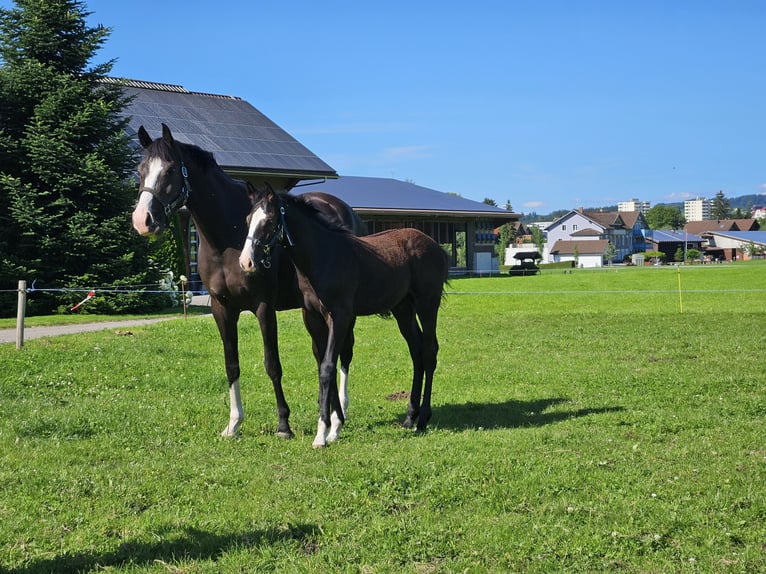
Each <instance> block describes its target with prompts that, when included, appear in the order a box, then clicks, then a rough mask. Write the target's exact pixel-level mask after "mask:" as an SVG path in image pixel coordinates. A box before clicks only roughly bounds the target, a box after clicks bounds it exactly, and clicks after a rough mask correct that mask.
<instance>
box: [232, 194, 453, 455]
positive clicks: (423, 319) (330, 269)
mask: <svg viewBox="0 0 766 574" xmlns="http://www.w3.org/2000/svg"><path fill="white" fill-rule="evenodd" d="M250 197H251V200H252V202H253V209H252V212H251V214H250V217H249V231H248V234H247V240H246V242H245V244H244V247H243V249H242V255H241V256H240V260H239V261H240V265H241V266H242V269H244V270H246V271H251V270H253V269H255V268H257V267H258V263H257V262H258V261H260V260H261V259H262V258H263V253H264V247H265V246H268V245H270V244H272V243H273V242H274V241H275V240H281V242H282V243H283V244H284V246H285V247H286V249H287V252H288V253H289V254H290V257H291V258H292V260H293V262H294V263H295V267H296V268H297V270H298V284H299V286H300V289H301V292H302V293H303V298H304V301H303V315H304V322H305V324H306V328H307V329H308V331H309V333H310V334H311V339H312V341H313V346H314V355H315V358H316V360H317V365H318V367H319V424H318V428H317V436H316V438H315V439H314V444H313V446H314V447H315V448H316V447H323V446H325V444H326V442H327V441H332V440H334V439H336V438H337V436H338V432H339V431H340V428H341V427H342V426H343V422H344V420H345V419H344V416H343V410H342V405H341V404H340V397H339V395H338V387H337V380H336V378H337V362H338V356H339V349H342V348H343V346H344V345H345V344H346V341H348V339H349V338H350V337H352V336H353V327H354V321H355V319H356V317H357V316H359V315H375V314H383V313H388V312H391V313H392V314H393V315H394V317H395V318H396V321H397V323H398V325H399V331H400V332H401V334H402V336H403V337H404V339H405V340H406V341H407V346H408V347H409V352H410V357H411V358H412V367H413V376H412V391H411V393H410V402H409V405H408V408H407V417H406V418H405V420H404V423H403V425H404V426H405V427H406V428H411V427H412V426H413V425H414V424H415V422H416V421H417V430H418V431H424V430H425V428H426V424H427V422H428V419H429V418H430V417H431V385H432V382H433V375H434V370H436V355H437V352H438V350H439V344H438V342H437V339H436V320H437V315H438V312H439V306H440V304H441V300H442V296H443V292H444V284H445V283H446V281H447V274H448V271H449V261H448V258H447V254H446V253H445V252H444V250H443V249H442V248H441V247H440V246H439V244H437V243H436V242H435V241H434V240H433V239H431V238H430V237H429V236H428V235H426V234H425V233H422V232H420V231H418V230H416V229H392V230H389V231H384V232H382V233H377V234H375V235H368V236H366V237H357V236H355V235H353V234H352V233H349V231H348V230H347V229H343V228H341V227H339V226H338V225H337V224H336V223H334V222H332V221H328V219H327V218H326V217H325V216H324V215H323V214H322V213H320V212H319V211H318V210H317V209H316V208H315V207H314V206H312V205H311V204H310V203H309V202H308V201H306V198H304V197H293V196H289V195H285V194H276V193H273V192H271V191H267V192H259V191H257V190H255V189H254V188H252V187H250ZM418 321H420V324H418ZM424 375H425V385H424V384H423V377H424ZM421 393H422V398H423V402H422V405H421V402H420V399H421ZM328 430H329V434H328Z"/></svg>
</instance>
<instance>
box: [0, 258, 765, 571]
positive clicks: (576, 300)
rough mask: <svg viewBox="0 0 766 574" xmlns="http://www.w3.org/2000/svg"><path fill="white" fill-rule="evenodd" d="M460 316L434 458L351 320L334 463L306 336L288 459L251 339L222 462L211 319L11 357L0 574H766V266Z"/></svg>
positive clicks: (484, 307) (484, 289)
mask: <svg viewBox="0 0 766 574" xmlns="http://www.w3.org/2000/svg"><path fill="white" fill-rule="evenodd" d="M679 280H680V285H681V288H682V291H681V294H680V295H679V291H678V287H679ZM448 290H449V292H450V294H449V295H448V297H447V299H446V301H445V303H444V305H443V307H442V312H441V314H440V320H439V339H440V344H441V349H440V354H439V359H440V362H439V368H438V369H437V372H436V380H435V388H434V397H433V404H434V413H433V418H432V420H431V423H430V425H429V430H428V432H427V433H425V434H423V435H415V434H413V433H411V432H409V431H405V430H404V429H402V428H400V427H399V423H400V422H401V421H402V420H403V418H404V412H405V409H406V401H405V400H404V399H402V395H403V393H402V391H407V390H409V378H410V376H411V372H410V364H409V358H408V356H407V351H406V348H405V344H404V341H403V340H402V339H401V337H400V336H399V334H398V330H397V328H396V324H395V322H394V321H392V320H385V319H380V318H377V317H363V318H359V319H358V321H357V329H356V341H357V343H356V348H355V356H354V363H353V365H352V374H351V391H350V395H351V408H350V418H349V421H348V424H347V425H346V427H345V428H344V429H343V432H342V433H341V438H340V440H339V441H338V442H337V443H334V444H332V445H331V446H330V447H329V448H327V449H324V450H320V451H315V450H313V449H312V448H311V441H312V439H313V437H314V434H315V431H316V418H317V405H316V399H317V379H316V366H315V364H314V362H313V358H312V355H311V352H310V339H309V337H308V335H307V334H306V333H305V330H304V329H303V326H302V323H301V319H300V313H299V312H298V311H289V312H283V313H281V314H280V315H279V325H280V344H281V349H282V359H283V367H284V371H285V379H284V383H285V391H286V394H287V398H288V401H289V402H290V406H291V408H292V413H293V414H292V417H291V419H292V420H291V424H292V427H293V430H294V431H295V433H296V438H295V439H293V440H291V441H283V440H280V439H278V438H276V437H275V435H274V433H275V431H276V412H275V403H274V398H273V394H272V390H271V384H270V383H269V381H268V378H267V377H266V375H265V373H264V371H263V369H262V367H261V363H262V345H261V341H260V332H259V330H258V326H257V322H256V320H255V319H254V317H252V315H250V314H245V315H243V316H242V319H241V321H240V349H241V355H242V359H243V360H242V363H243V372H242V387H243V401H244V405H245V411H246V414H247V417H248V419H247V420H246V421H245V423H244V425H243V427H242V429H241V436H240V438H238V439H234V440H227V439H222V438H220V437H219V436H218V433H219V432H220V430H221V429H222V428H223V427H224V425H225V424H226V420H227V418H228V395H227V388H226V380H225V375H224V369H223V354H222V351H221V344H220V340H219V338H218V335H217V331H216V329H215V325H214V322H213V320H212V319H211V318H209V317H190V318H189V319H187V320H183V319H178V320H174V321H166V322H162V323H158V324H155V325H151V326H147V327H141V328H132V329H131V332H132V336H119V335H117V334H115V333H112V332H109V331H104V332H99V333H84V334H81V335H67V336H61V337H56V338H51V339H38V340H32V341H28V342H27V343H26V344H25V347H24V349H23V350H21V351H16V350H15V347H14V346H13V345H12V344H6V345H2V346H0V360H1V361H2V365H3V369H2V372H1V373H0V572H3V573H9V574H10V573H13V574H21V573H25V574H26V573H35V572H40V573H42V572H89V571H108V572H157V573H160V572H163V573H167V572H174V573H182V572H183V573H198V572H210V573H213V572H216V573H217V572H272V571H279V572H329V571H340V572H364V573H367V572H369V573H373V572H374V573H377V572H391V573H399V572H414V573H431V572H540V573H543V572H596V571H599V572H602V571H603V572H630V573H634V572H635V573H639V572H642V573H643V572H741V573H744V572H758V571H766V543H765V542H764V541H766V488H764V484H766V435H765V434H764V418H765V417H766V392H765V391H764V388H765V383H766V369H764V366H763V341H764V319H765V318H766V310H765V309H764V294H765V293H766V265H715V266H713V265H706V266H694V267H685V268H682V269H681V271H680V272H679V271H678V270H677V269H676V268H672V267H661V268H625V267H620V268H615V269H608V270H594V271H589V270H577V271H576V272H574V273H572V274H560V273H559V274H554V273H551V274H542V275H539V276H534V277H513V278H508V277H501V278H485V279H459V280H453V281H452V282H451V284H450V285H449V288H448Z"/></svg>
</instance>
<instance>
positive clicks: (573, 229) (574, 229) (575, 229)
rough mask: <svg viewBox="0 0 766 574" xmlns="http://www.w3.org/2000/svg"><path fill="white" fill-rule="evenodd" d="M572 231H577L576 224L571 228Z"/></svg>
mask: <svg viewBox="0 0 766 574" xmlns="http://www.w3.org/2000/svg"><path fill="white" fill-rule="evenodd" d="M572 231H577V224H576V223H575V224H574V225H573V226H572Z"/></svg>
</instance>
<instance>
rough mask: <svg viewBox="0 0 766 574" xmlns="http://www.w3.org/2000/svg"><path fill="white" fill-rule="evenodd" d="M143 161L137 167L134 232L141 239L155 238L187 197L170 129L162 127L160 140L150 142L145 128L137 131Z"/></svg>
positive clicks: (183, 175)
mask: <svg viewBox="0 0 766 574" xmlns="http://www.w3.org/2000/svg"><path fill="white" fill-rule="evenodd" d="M138 141H139V142H140V143H141V145H142V146H143V148H144V158H143V160H142V161H141V163H140V164H139V166H138V175H139V177H140V181H139V188H138V202H137V203H136V207H135V209H134V210H133V228H134V229H135V230H136V231H137V232H138V233H139V234H141V235H149V236H157V235H160V234H162V233H163V232H164V231H165V230H166V229H167V227H168V225H169V224H170V219H171V218H172V217H173V215H174V214H175V213H176V211H178V209H180V208H181V206H182V205H183V204H184V203H185V202H186V199H187V198H188V195H189V184H188V181H187V179H186V178H187V174H186V166H185V165H184V163H183V160H182V158H181V151H180V149H179V146H178V144H177V143H176V141H175V140H174V139H173V134H171V133H170V128H168V126H166V125H165V124H162V137H160V138H157V139H156V140H154V141H152V138H151V137H150V136H149V134H148V133H147V131H146V130H145V129H144V126H141V127H140V128H138Z"/></svg>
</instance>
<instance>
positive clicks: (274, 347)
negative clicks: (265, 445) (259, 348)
mask: <svg viewBox="0 0 766 574" xmlns="http://www.w3.org/2000/svg"><path fill="white" fill-rule="evenodd" d="M255 316H256V317H257V318H258V324H259V325H260V327H261V337H262V338H263V366H264V367H265V368H266V374H268V376H269V378H270V379H271V384H272V386H273V387H274V396H275V397H276V399H277V417H278V419H279V424H278V426H277V436H278V437H279V438H292V437H293V431H292V430H291V429H290V407H289V405H288V404H287V400H286V399H285V393H284V391H283V390H282V363H281V361H280V360H279V344H278V337H277V313H276V311H275V309H274V306H273V305H269V304H267V303H261V304H260V305H258V308H257V309H256V312H255Z"/></svg>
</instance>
